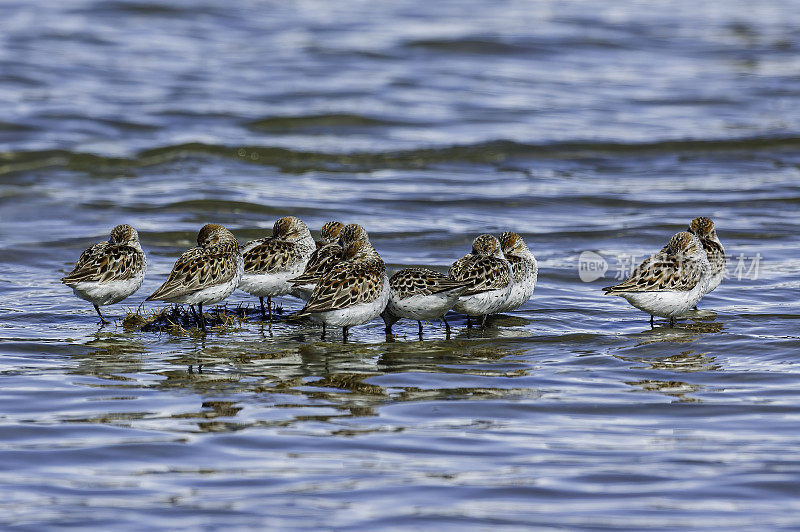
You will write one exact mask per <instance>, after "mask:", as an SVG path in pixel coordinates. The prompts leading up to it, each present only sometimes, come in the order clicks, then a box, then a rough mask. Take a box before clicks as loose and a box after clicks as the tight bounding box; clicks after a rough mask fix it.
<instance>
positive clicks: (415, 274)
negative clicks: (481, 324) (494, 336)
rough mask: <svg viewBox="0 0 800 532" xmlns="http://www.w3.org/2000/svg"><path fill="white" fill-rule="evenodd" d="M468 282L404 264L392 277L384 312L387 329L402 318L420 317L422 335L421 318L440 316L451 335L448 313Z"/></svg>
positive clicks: (418, 320)
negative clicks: (446, 315)
mask: <svg viewBox="0 0 800 532" xmlns="http://www.w3.org/2000/svg"><path fill="white" fill-rule="evenodd" d="M468 286H469V283H468V282H466V281H455V280H453V279H451V278H449V277H448V276H446V275H443V274H441V273H439V272H436V271H433V270H429V269H428V268H405V269H403V270H400V271H399V272H396V273H395V274H394V275H392V277H391V278H390V279H389V288H390V289H391V293H390V295H389V302H388V303H387V305H386V308H385V309H384V311H383V312H382V313H381V317H382V318H383V321H384V323H385V324H386V332H387V333H391V332H392V325H394V324H395V323H396V322H397V321H398V320H400V319H401V318H408V319H410V320H416V321H417V325H418V326H419V335H420V337H422V320H432V319H441V320H443V321H444V326H445V331H446V333H447V334H448V335H449V334H450V324H449V323H447V318H446V317H445V314H447V311H448V310H450V309H451V308H453V305H455V303H456V301H458V297H459V296H460V295H461V294H463V293H464V292H465V291H466V290H467V287H468Z"/></svg>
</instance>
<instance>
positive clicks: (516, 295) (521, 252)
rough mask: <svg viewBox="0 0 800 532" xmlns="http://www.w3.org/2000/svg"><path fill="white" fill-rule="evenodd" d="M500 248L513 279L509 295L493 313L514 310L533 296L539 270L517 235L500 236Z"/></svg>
mask: <svg viewBox="0 0 800 532" xmlns="http://www.w3.org/2000/svg"><path fill="white" fill-rule="evenodd" d="M499 240H500V246H501V249H502V251H503V256H504V257H505V259H506V260H507V261H508V263H509V264H510V265H511V273H512V274H513V278H514V286H513V288H511V294H509V296H508V299H506V301H505V303H503V304H502V305H501V306H500V308H499V309H497V310H496V311H495V312H498V313H499V312H508V311H510V310H516V309H518V308H519V307H521V306H522V305H524V304H525V303H526V302H527V301H528V300H529V299H530V298H531V296H532V295H533V289H534V288H536V279H537V277H538V276H539V268H538V265H537V264H536V257H534V256H533V253H531V250H530V249H529V248H528V245H527V244H526V243H525V241H524V240H523V239H522V237H521V236H519V235H518V234H517V233H512V232H510V231H506V232H505V233H503V234H502V235H500V239H499Z"/></svg>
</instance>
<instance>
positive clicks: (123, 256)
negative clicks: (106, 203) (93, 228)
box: [61, 224, 146, 286]
mask: <svg viewBox="0 0 800 532" xmlns="http://www.w3.org/2000/svg"><path fill="white" fill-rule="evenodd" d="M138 240H139V236H138V234H137V233H136V230H134V229H133V227H131V226H130V225H125V224H123V225H118V226H116V227H115V228H114V229H113V230H112V231H111V238H110V239H109V240H108V241H106V242H100V243H98V244H95V245H93V246H91V247H89V248H88V249H86V250H85V251H84V252H83V253H81V256H80V257H78V261H77V263H76V264H75V268H73V270H72V271H71V272H70V273H69V274H67V275H65V276H64V277H62V278H61V282H62V283H64V284H65V285H67V286H71V285H74V284H76V283H82V282H98V283H107V282H109V281H126V280H128V279H131V278H132V277H133V276H135V275H137V274H138V273H139V272H141V270H142V269H143V268H144V267H145V265H146V260H145V256H144V253H143V252H142V251H141V250H140V249H137V248H136V247H134V245H135V243H138Z"/></svg>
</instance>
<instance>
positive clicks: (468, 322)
mask: <svg viewBox="0 0 800 532" xmlns="http://www.w3.org/2000/svg"><path fill="white" fill-rule="evenodd" d="M467 329H472V317H471V316H467Z"/></svg>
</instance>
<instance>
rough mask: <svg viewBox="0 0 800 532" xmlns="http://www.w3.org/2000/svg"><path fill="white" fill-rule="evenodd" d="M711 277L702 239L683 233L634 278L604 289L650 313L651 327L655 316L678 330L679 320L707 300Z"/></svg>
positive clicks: (632, 275) (642, 266)
mask: <svg viewBox="0 0 800 532" xmlns="http://www.w3.org/2000/svg"><path fill="white" fill-rule="evenodd" d="M710 277H711V267H710V265H709V263H708V257H707V256H706V252H705V250H703V245H702V244H701V243H700V240H698V238H697V237H696V236H694V235H693V234H691V233H688V232H686V231H682V232H680V233H677V234H676V235H674V236H673V237H672V238H671V239H670V241H669V243H668V244H667V245H666V246H665V247H664V248H663V249H662V250H661V251H659V252H658V253H656V254H655V255H652V256H651V257H650V258H648V259H647V260H645V261H644V262H643V263H642V264H640V265H639V266H638V267H637V268H636V269H635V270H634V271H633V273H632V274H631V276H630V277H628V278H627V279H625V280H624V281H622V282H621V283H619V284H617V285H614V286H607V287H605V288H603V290H604V291H605V292H606V294H609V295H615V296H620V297H623V298H625V299H626V300H628V302H629V303H630V304H631V305H633V306H634V307H636V308H638V309H640V310H643V311H645V312H647V313H649V314H650V325H653V316H661V317H664V318H669V326H670V327H674V326H675V318H676V317H678V316H681V315H683V314H685V313H686V311H687V310H689V309H690V308H692V307H693V306H694V305H696V304H697V302H698V301H700V298H701V297H703V294H705V292H706V289H707V287H708V282H709V279H710Z"/></svg>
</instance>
